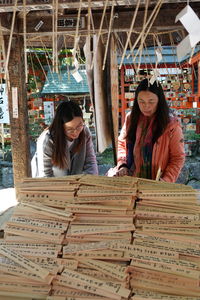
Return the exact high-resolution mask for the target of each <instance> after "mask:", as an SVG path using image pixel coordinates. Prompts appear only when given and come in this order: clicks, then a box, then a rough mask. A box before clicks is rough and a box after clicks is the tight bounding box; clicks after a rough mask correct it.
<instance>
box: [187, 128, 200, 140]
mask: <svg viewBox="0 0 200 300" xmlns="http://www.w3.org/2000/svg"><path fill="white" fill-rule="evenodd" d="M184 138H185V140H200V134H198V133H196V132H194V131H192V130H191V131H187V132H186V133H185V134H184Z"/></svg>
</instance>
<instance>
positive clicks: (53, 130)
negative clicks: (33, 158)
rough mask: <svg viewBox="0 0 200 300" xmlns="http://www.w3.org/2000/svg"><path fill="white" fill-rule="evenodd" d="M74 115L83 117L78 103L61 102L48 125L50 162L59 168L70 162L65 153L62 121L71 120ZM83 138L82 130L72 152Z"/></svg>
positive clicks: (77, 149) (77, 148) (78, 147)
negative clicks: (51, 144)
mask: <svg viewBox="0 0 200 300" xmlns="http://www.w3.org/2000/svg"><path fill="white" fill-rule="evenodd" d="M75 117H81V118H82V119H83V112H82V110H81V108H80V107H79V105H78V104H77V103H75V102H73V101H66V102H61V103H60V104H59V105H58V107H57V110H56V114H55V117H54V119H53V121H52V123H51V125H50V126H49V131H50V135H51V138H52V140H53V153H52V163H53V164H54V165H55V166H57V167H59V168H60V169H64V168H68V167H69V165H70V162H69V161H68V160H69V159H68V156H67V153H66V148H67V139H66V135H65V131H64V126H63V125H64V123H67V122H70V121H72V120H73V119H74V118H75ZM83 139H84V130H82V131H81V133H80V135H79V137H78V145H77V147H76V149H74V152H77V151H79V149H80V146H81V144H82V142H83Z"/></svg>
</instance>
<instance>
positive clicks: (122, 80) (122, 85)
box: [120, 66, 126, 126]
mask: <svg viewBox="0 0 200 300" xmlns="http://www.w3.org/2000/svg"><path fill="white" fill-rule="evenodd" d="M124 72H125V68H124V66H122V67H121V70H120V74H121V76H120V79H121V126H123V124H124V121H125V115H126V99H125V89H124V82H125V76H124Z"/></svg>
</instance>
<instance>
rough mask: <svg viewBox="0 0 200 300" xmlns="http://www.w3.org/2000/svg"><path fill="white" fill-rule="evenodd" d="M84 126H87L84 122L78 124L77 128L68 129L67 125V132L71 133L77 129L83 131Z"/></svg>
mask: <svg viewBox="0 0 200 300" xmlns="http://www.w3.org/2000/svg"><path fill="white" fill-rule="evenodd" d="M84 126H85V124H84V123H82V124H80V125H78V126H77V127H76V128H69V129H68V128H66V127H65V132H66V133H69V134H70V133H74V132H76V131H81V130H82V129H83V127H84Z"/></svg>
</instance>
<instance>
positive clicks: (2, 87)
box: [0, 84, 10, 124]
mask: <svg viewBox="0 0 200 300" xmlns="http://www.w3.org/2000/svg"><path fill="white" fill-rule="evenodd" d="M0 124H10V118H9V108H8V94H7V90H6V84H0Z"/></svg>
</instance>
